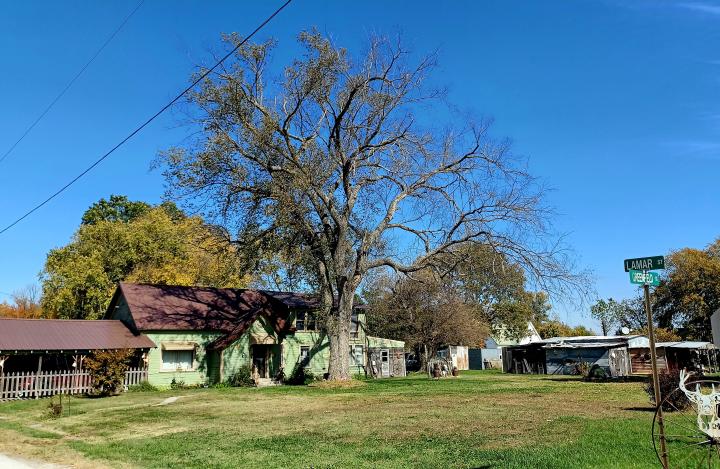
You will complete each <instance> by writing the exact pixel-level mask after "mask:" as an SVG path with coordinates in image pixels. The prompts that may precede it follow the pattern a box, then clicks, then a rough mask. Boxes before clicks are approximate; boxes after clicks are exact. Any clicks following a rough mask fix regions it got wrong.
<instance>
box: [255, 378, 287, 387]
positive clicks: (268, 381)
mask: <svg viewBox="0 0 720 469" xmlns="http://www.w3.org/2000/svg"><path fill="white" fill-rule="evenodd" d="M255 383H256V386H257V387H259V388H264V387H267V386H280V384H281V383H280V381H277V380H274V379H272V378H257V380H256V381H255Z"/></svg>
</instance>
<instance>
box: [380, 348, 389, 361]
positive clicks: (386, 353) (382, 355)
mask: <svg viewBox="0 0 720 469" xmlns="http://www.w3.org/2000/svg"><path fill="white" fill-rule="evenodd" d="M389 359H390V351H389V350H387V349H383V350H381V351H380V360H381V361H384V362H386V361H388V360H389Z"/></svg>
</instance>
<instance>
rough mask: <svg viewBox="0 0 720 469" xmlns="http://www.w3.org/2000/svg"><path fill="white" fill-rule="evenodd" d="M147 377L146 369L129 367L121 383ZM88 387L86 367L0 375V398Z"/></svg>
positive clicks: (78, 391) (71, 391)
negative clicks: (73, 369)
mask: <svg viewBox="0 0 720 469" xmlns="http://www.w3.org/2000/svg"><path fill="white" fill-rule="evenodd" d="M143 381H147V370H146V369H143V368H130V369H128V370H127V371H126V372H125V381H124V382H123V387H124V388H125V389H127V388H128V386H132V385H134V384H139V383H141V382H143ZM91 390H92V378H91V377H90V373H88V372H87V371H79V372H78V371H68V370H61V371H42V372H40V373H37V372H31V371H28V372H16V373H5V374H3V375H0V401H5V400H12V399H33V398H39V397H47V396H54V395H56V394H85V393H87V392H90V391H91Z"/></svg>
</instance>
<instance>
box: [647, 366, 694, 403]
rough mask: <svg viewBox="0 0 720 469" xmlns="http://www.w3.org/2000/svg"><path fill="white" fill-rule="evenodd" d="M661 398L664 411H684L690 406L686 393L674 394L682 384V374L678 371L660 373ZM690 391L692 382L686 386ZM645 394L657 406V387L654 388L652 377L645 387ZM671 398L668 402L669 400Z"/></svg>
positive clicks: (678, 392)
mask: <svg viewBox="0 0 720 469" xmlns="http://www.w3.org/2000/svg"><path fill="white" fill-rule="evenodd" d="M659 378H660V397H661V398H662V399H663V410H665V411H673V410H676V409H677V410H682V409H685V408H686V407H687V406H688V405H690V401H688V399H687V397H685V393H683V392H682V391H677V392H674V391H675V390H676V389H677V387H678V385H679V384H680V372H679V371H677V370H672V371H665V372H663V373H660V377H659ZM686 386H687V387H688V389H690V382H688V383H687V385H686ZM644 389H645V392H646V393H647V394H648V396H649V397H650V403H652V405H654V406H657V404H656V403H655V387H654V386H653V379H652V375H651V376H650V377H649V378H648V381H647V383H646V384H645V386H644ZM668 396H670V397H669V398H668V399H667V400H665V398H667V397H668Z"/></svg>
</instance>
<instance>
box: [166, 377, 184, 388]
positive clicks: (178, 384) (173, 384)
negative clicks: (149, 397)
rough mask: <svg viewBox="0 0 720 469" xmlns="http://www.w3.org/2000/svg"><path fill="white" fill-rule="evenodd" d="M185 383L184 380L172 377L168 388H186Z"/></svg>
mask: <svg viewBox="0 0 720 469" xmlns="http://www.w3.org/2000/svg"><path fill="white" fill-rule="evenodd" d="M186 388H187V385H186V384H185V381H183V380H181V379H175V378H173V379H172V381H170V389H186Z"/></svg>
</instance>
